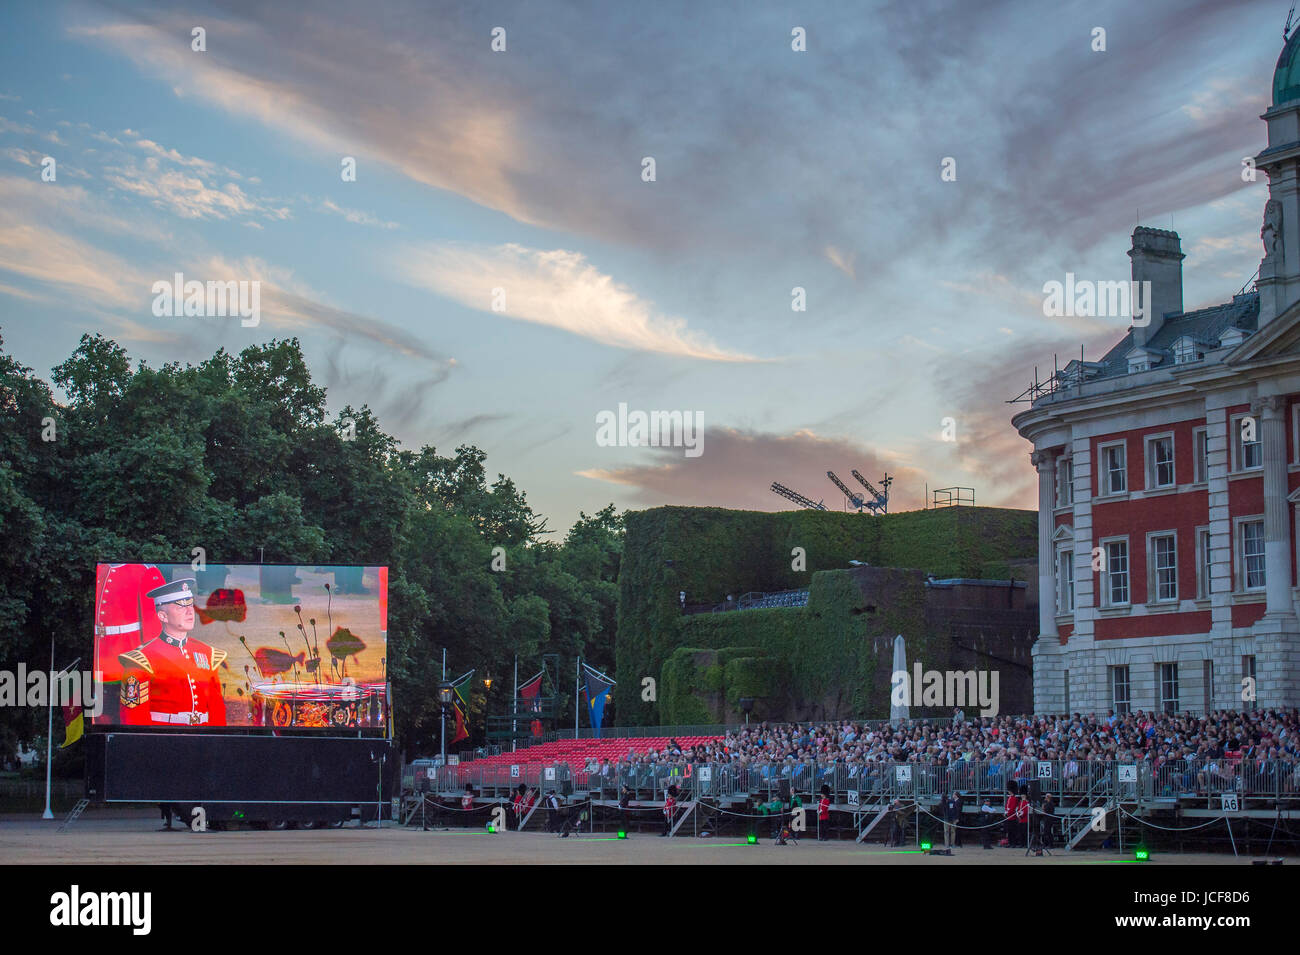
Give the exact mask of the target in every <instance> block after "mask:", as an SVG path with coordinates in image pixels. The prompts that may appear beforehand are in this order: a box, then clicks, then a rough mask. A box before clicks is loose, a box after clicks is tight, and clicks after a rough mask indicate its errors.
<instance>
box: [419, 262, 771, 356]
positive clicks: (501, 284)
mask: <svg viewBox="0 0 1300 955" xmlns="http://www.w3.org/2000/svg"><path fill="white" fill-rule="evenodd" d="M399 268H400V270H401V273H402V275H403V277H404V278H405V279H406V280H407V281H409V282H411V283H412V284H413V285H417V286H420V287H423V288H427V289H430V290H432V291H434V292H437V293H438V294H439V295H444V296H446V297H447V298H450V299H453V300H455V301H457V302H460V303H461V304H462V305H466V306H468V307H470V308H476V309H481V310H483V311H490V310H492V307H493V299H494V292H493V290H494V289H501V290H502V292H503V294H504V305H505V307H504V309H502V310H501V311H500V314H501V315H502V316H503V317H505V318H512V319H516V320H518V321H524V322H533V323H535V324H538V325H547V326H550V327H551V328H558V329H561V330H563V331H566V332H569V333H570V334H573V335H579V336H581V337H583V338H589V339H591V340H592V341H597V342H600V343H601V344H605V345H614V346H616V347H619V348H631V349H635V350H638V351H646V352H658V353H660V354H664V355H675V356H678V357H682V358H700V359H706V360H709V361H726V362H746V361H758V360H759V359H757V358H755V357H754V356H752V355H747V354H744V353H742V352H735V351H729V350H727V349H724V348H722V347H720V346H718V345H715V344H714V343H713V342H711V341H709V339H708V338H707V337H706V336H704V335H701V334H699V333H698V332H694V331H692V330H690V329H689V328H688V327H687V324H686V321H685V320H684V319H681V318H675V317H672V316H668V315H664V314H661V313H659V312H658V311H656V310H655V308H654V306H653V304H652V303H650V302H647V301H645V300H644V299H642V298H641V297H640V296H638V295H637V294H636V293H635V292H634V291H633V290H632V289H631V288H629V287H628V286H627V285H625V284H623V283H621V282H619V281H617V280H616V279H614V278H613V277H612V276H609V275H606V274H604V273H602V272H600V271H599V270H598V269H596V267H595V266H593V265H591V263H589V262H588V261H587V260H586V258H585V257H584V256H583V255H582V254H581V253H579V252H571V251H567V250H565V249H552V250H541V249H528V248H524V247H523V246H521V245H516V244H514V243H508V244H506V245H499V246H492V247H483V246H473V245H464V244H454V243H445V244H440V245H428V246H423V247H416V248H412V249H410V250H408V252H407V253H406V255H405V258H404V260H403V261H402V263H401V264H400V266H399Z"/></svg>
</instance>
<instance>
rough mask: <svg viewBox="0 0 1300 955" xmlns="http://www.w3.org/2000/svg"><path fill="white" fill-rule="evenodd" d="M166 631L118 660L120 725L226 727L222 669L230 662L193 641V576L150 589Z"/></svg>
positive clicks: (212, 649) (223, 653) (204, 644)
mask: <svg viewBox="0 0 1300 955" xmlns="http://www.w3.org/2000/svg"><path fill="white" fill-rule="evenodd" d="M145 596H147V597H149V598H150V599H151V600H153V603H154V607H155V608H156V610H157V615H158V620H159V622H160V623H161V624H162V632H161V633H160V634H159V635H158V638H157V639H155V640H151V641H149V642H148V643H146V644H145V645H144V646H142V647H138V648H136V649H134V650H128V651H127V652H125V653H123V654H121V655H120V656H119V657H118V660H119V661H120V662H121V664H122V681H121V686H120V690H119V693H118V701H119V703H120V705H121V721H122V723H123V724H124V725H127V726H177V725H179V726H225V725H226V702H225V700H224V699H222V696H221V679H220V677H219V676H218V674H217V669H218V667H220V666H221V662H222V661H223V660H225V658H226V651H225V650H217V649H214V648H213V647H210V646H208V645H207V644H206V643H201V642H200V641H198V640H195V639H193V638H192V637H190V635H189V633H190V631H191V630H193V629H194V578H193V577H182V578H180V579H179V580H173V581H172V582H171V583H170V584H164V585H163V586H161V587H156V588H154V589H153V590H151V591H149V592H148V593H147V594H146V595H145Z"/></svg>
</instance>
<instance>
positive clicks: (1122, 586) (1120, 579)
mask: <svg viewBox="0 0 1300 955" xmlns="http://www.w3.org/2000/svg"><path fill="white" fill-rule="evenodd" d="M1102 547H1103V556H1104V557H1105V558H1106V563H1105V565H1104V566H1103V567H1102V569H1101V577H1102V596H1103V597H1104V598H1105V606H1107V607H1125V606H1128V602H1129V596H1128V593H1129V586H1128V539H1127V538H1120V539H1118V540H1108V541H1103V542H1102Z"/></svg>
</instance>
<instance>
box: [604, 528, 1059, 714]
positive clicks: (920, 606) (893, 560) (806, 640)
mask: <svg viewBox="0 0 1300 955" xmlns="http://www.w3.org/2000/svg"><path fill="white" fill-rule="evenodd" d="M795 548H801V549H802V551H801V553H802V563H801V562H800V559H799V558H800V552H795ZM1036 548H1037V514H1036V512H1034V511H1020V510H1011V509H1007V508H983V507H979V508H976V507H968V508H961V507H953V508H941V509H936V510H928V511H907V512H903V513H900V514H886V515H880V516H867V515H861V514H842V513H834V512H827V511H781V512H777V513H764V512H759V511H729V510H724V509H721V508H691V507H662V508H655V509H653V510H648V511H640V512H634V513H629V514H628V515H627V518H626V539H625V541H624V551H623V560H622V565H621V568H620V574H619V591H620V599H619V611H618V635H617V638H616V646H615V656H616V666H617V670H618V680H619V685H618V687H617V689H616V691H615V699H616V701H617V705H618V710H617V712H618V713H619V714H620V717H619V719H620V722H624V721H626V722H627V723H631V724H656V723H692V722H714V721H716V720H717V719H719V718H723V717H724V716H725V718H728V719H731V718H734V716H735V713H736V710H735V709H734V703H733V701H732V699H731V697H732V696H733V695H734V697H735V698H736V699H738V698H739V697H740V696H748V695H751V694H749V693H739V692H736V693H735V694H732V693H729V692H727V689H726V687H727V683H726V680H725V665H724V674H723V679H722V682H721V685H720V687H719V688H718V689H716V690H711V691H709V692H711V693H713V694H720V696H715V697H713V701H714V706H712V707H710V706H707V705H704V704H703V703H701V706H700V707H694V706H691V705H690V704H689V703H687V701H686V699H685V697H684V693H685V691H684V690H683V689H682V688H683V687H685V686H692V687H695V686H700V685H701V683H700V681H701V680H702V679H703V678H702V677H700V676H699V675H698V674H691V673H689V672H688V669H689V661H690V660H693V659H694V657H692V656H691V655H690V654H683V655H682V656H681V657H680V658H679V659H678V661H677V662H676V663H674V664H673V667H672V668H667V666H666V665H667V664H668V662H669V659H670V657H673V655H674V653H675V651H677V650H678V649H679V648H683V647H686V648H699V649H701V650H708V649H722V648H728V647H731V648H745V647H756V648H759V649H761V650H763V651H765V652H764V654H763V655H762V657H761V658H765V659H767V660H769V661H772V662H769V663H766V664H763V665H761V666H760V665H758V664H748V665H747V666H749V668H750V670H751V671H752V672H754V673H757V672H759V671H764V672H766V671H765V670H764V668H768V669H770V668H772V667H776V668H777V669H778V671H779V672H780V673H781V674H782V678H783V679H785V680H786V681H787V683H786V684H785V685H786V686H788V698H787V700H786V703H785V704H784V705H785V706H786V707H787V709H788V711H790V712H795V713H798V714H800V718H822V717H823V716H830V715H832V714H836V715H855V716H861V715H870V714H871V713H872V712H873V711H874V709H875V703H876V702H877V701H878V700H879V698H880V691H881V689H882V688H883V690H884V693H885V699H886V703H885V710H886V711H885V713H883V714H881V715H886V716H887V715H888V712H887V711H888V703H887V693H888V679H889V675H888V673H887V672H885V673H877V664H876V661H877V658H878V656H879V650H880V646H881V641H882V640H886V639H892V637H893V635H894V634H896V633H900V632H901V633H904V634H916V635H917V636H916V637H915V638H909V640H910V641H911V640H915V641H922V640H924V639H925V638H924V636H923V634H924V632H925V629H926V628H925V626H924V620H923V618H924V603H925V596H924V574H925V573H930V574H933V575H935V576H936V577H982V576H992V575H995V574H996V575H998V576H1005V575H1006V573H1007V566H1008V562H1010V561H1017V560H1020V561H1023V560H1026V559H1032V558H1034V557H1035V554H1036ZM850 560H860V561H864V562H866V563H867V564H870V565H871V567H872V569H873V570H874V569H880V568H915V569H916V570H917V571H920V572H921V573H913V574H905V575H901V576H899V577H898V578H897V579H896V580H895V579H892V578H891V580H890V583H889V584H888V586H887V587H886V588H885V590H884V591H882V590H881V589H880V587H881V585H880V584H879V582H876V583H872V584H871V586H870V587H868V590H870V591H871V592H873V593H882V592H886V591H887V592H888V594H889V599H888V600H881V599H876V598H872V597H869V596H866V595H864V591H863V586H864V584H865V583H866V577H872V578H876V577H877V575H874V574H872V575H864V574H863V573H862V572H861V571H850V570H846V569H845V568H847V567H848V562H849V561H850ZM832 571H834V572H832ZM796 587H808V588H809V590H810V594H809V604H808V606H807V607H806V608H798V609H794V608H785V609H770V610H746V611H731V612H728V613H715V614H696V615H689V616H683V615H682V613H681V609H680V606H679V602H678V593H679V592H680V591H685V592H686V594H687V601H688V602H689V603H705V602H720V601H723V600H725V599H726V596H727V594H736V595H739V594H741V593H745V592H746V591H751V590H764V591H774V590H787V589H791V588H796ZM925 649H926V648H925V647H924V646H920V645H916V644H915V643H913V642H909V649H908V653H909V656H911V655H912V654H913V653H914V652H919V651H924V650H925ZM936 653H937V651H936ZM751 657H753V658H755V659H758V658H760V657H757V656H755V655H751ZM743 658H744V657H736V659H743ZM932 658H933V655H932ZM886 659H887V655H886ZM707 665H708V666H710V667H712V666H717V665H718V664H717V663H716V662H711V663H708V664H707ZM781 667H785V668H786V669H784V670H782V669H780V668H781ZM742 669H743V668H742V667H740V666H737V668H736V674H737V676H736V679H737V685H739V684H740V683H741V682H743V679H744V678H742V676H741V671H742ZM881 669H884V670H887V669H888V662H886V664H885V666H884V667H883V668H881ZM646 676H651V677H655V678H656V680H657V681H658V684H659V689H660V693H659V696H658V700H657V701H656V702H645V701H643V700H642V699H641V686H642V684H641V681H642V678H643V677H646ZM755 679H757V677H755ZM670 685H671V691H670V690H669V686H670ZM670 695H671V699H669V696H670ZM754 695H757V694H754ZM723 701H725V704H726V706H725V712H724V711H720V709H719V708H720V707H722V704H723ZM765 705H771V704H765ZM705 711H707V712H709V714H710V715H709V718H702V719H695V718H690V719H686V718H684V717H686V716H692V717H699V716H701V715H702V713H703V712H705ZM756 715H757V713H756Z"/></svg>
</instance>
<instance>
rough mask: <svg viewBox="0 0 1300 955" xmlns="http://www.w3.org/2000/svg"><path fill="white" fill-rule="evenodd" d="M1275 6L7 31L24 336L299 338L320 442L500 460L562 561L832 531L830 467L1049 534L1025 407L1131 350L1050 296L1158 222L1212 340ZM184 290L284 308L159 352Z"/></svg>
mask: <svg viewBox="0 0 1300 955" xmlns="http://www.w3.org/2000/svg"><path fill="white" fill-rule="evenodd" d="M1287 7H1288V4H1287V3H1285V2H1281V3H1278V2H1238V3H1234V4H1232V5H1224V4H1222V3H1219V2H1195V0H1190V2H1189V0H1182V2H1160V0H1151V2H1146V3H1142V4H1133V3H1131V2H1127V0H1122V2H1116V3H1069V2H1066V3H1053V4H1052V5H1050V7H1045V6H1044V5H1042V4H1039V3H1034V2H1029V0H1021V2H1016V3H998V2H991V3H978V4H975V3H965V2H955V3H946V4H944V3H930V2H925V0H900V2H886V3H867V4H849V3H844V2H840V3H826V4H819V3H797V2H796V3H769V2H765V0H757V2H747V3H744V4H740V3H734V4H733V3H728V4H695V3H671V2H666V3H657V4H653V5H650V6H645V5H630V4H610V3H602V2H590V3H546V4H541V3H536V2H518V3H499V2H493V0H486V2H483V3H474V4H459V3H429V2H410V3H404V2H379V3H376V4H355V3H342V2H333V3H330V2H325V3H313V4H310V5H306V4H261V3H259V4H248V3H239V2H230V3H221V4H215V5H206V4H199V5H190V4H180V5H177V4H170V3H168V4H161V3H160V4H157V5H151V4H149V3H132V4H116V3H104V4H84V3H60V2H53V3H48V4H43V5H21V6H20V5H16V4H10V5H6V6H5V7H3V9H0V23H2V24H3V31H0V52H2V55H0V334H3V336H4V340H5V346H4V347H5V349H6V350H7V351H9V352H10V353H12V354H14V355H15V356H16V357H17V358H18V359H19V360H20V361H22V362H23V363H24V364H27V365H31V366H33V367H35V368H36V369H37V370H38V371H39V372H40V373H42V374H46V375H48V370H49V368H50V367H51V366H53V365H55V364H57V363H58V362H60V361H62V360H63V359H64V358H65V357H66V356H67V355H68V353H69V352H70V351H71V350H72V349H73V348H74V347H75V346H76V342H77V340H78V338H79V337H80V336H81V335H82V334H83V333H86V332H102V333H103V334H105V335H108V336H109V337H112V338H114V339H116V340H117V341H119V342H120V343H122V344H123V345H124V346H125V347H126V348H127V349H128V350H129V351H130V352H131V354H132V355H133V356H134V357H136V358H141V359H145V360H147V361H148V362H150V363H151V364H154V365H157V364H161V363H162V362H165V361H182V362H186V361H188V362H198V361H201V360H203V359H204V358H206V357H208V356H209V355H211V354H212V352H213V351H214V350H215V349H216V348H218V347H225V348H227V349H231V350H238V349H239V348H242V347H244V346H246V345H248V344H251V343H254V342H261V341H267V340H270V339H272V338H283V337H288V336H297V337H298V338H300V339H301V341H302V343H303V347H304V351H305V353H306V355H307V357H308V360H309V362H310V363H311V367H312V371H313V374H314V375H315V377H316V379H317V381H318V383H320V384H322V385H324V386H325V387H326V388H327V389H328V395H329V401H330V405H331V408H333V409H338V408H341V407H343V406H344V405H346V404H352V405H354V406H359V405H362V404H368V405H369V406H370V407H371V408H372V409H374V410H375V412H376V413H377V414H378V415H379V417H380V421H381V423H382V424H383V425H384V427H385V428H386V429H387V430H388V431H390V432H392V433H394V434H395V435H396V436H397V437H398V438H399V439H400V440H401V441H402V443H403V445H404V446H406V447H419V446H420V445H423V444H432V445H434V446H436V447H438V448H439V450H441V451H443V452H445V453H450V452H451V451H452V450H453V449H454V448H455V446H456V445H458V444H462V443H470V444H474V445H477V446H478V447H480V448H482V449H483V450H484V451H486V452H487V454H488V462H487V463H488V468H489V472H490V473H491V474H496V473H497V472H504V473H506V474H507V475H509V476H510V477H512V478H513V479H514V480H515V481H516V483H517V484H518V485H519V486H521V487H522V488H523V489H524V490H525V491H526V492H527V494H528V497H529V501H530V503H532V504H533V506H534V507H535V508H536V509H538V510H539V511H540V512H541V513H543V514H545V515H546V516H547V518H548V519H549V521H550V526H551V527H552V528H555V529H557V530H558V531H561V532H562V531H563V530H564V529H565V528H567V527H568V526H569V524H570V523H571V522H572V521H573V520H574V518H576V516H577V514H578V512H579V511H586V512H587V513H592V512H594V511H595V510H598V509H599V508H600V507H602V506H603V505H604V504H606V503H608V502H610V501H613V502H615V503H616V504H617V505H618V506H619V507H633V508H639V507H646V506H653V505H657V504H665V503H671V504H698V505H718V506H726V507H743V508H757V509H780V508H783V507H787V506H789V505H788V504H787V503H786V502H785V501H784V500H782V499H781V498H779V497H777V496H776V495H774V494H772V493H771V492H770V491H769V490H768V486H769V485H770V484H771V482H772V481H774V480H775V481H779V482H781V483H783V484H786V485H789V486H791V487H794V488H796V489H798V490H800V491H802V492H804V493H805V494H808V495H809V496H811V497H813V498H815V499H824V500H825V502H826V504H827V506H829V507H834V508H839V507H842V506H843V505H844V501H843V495H842V494H840V492H839V491H837V490H836V489H835V487H834V486H833V485H832V484H831V483H830V482H829V481H828V479H827V478H826V475H825V472H826V471H827V470H828V469H831V470H835V471H836V472H838V473H839V474H840V475H841V476H842V477H845V478H848V475H849V471H850V469H852V468H857V469H858V470H860V471H861V472H862V473H863V474H864V475H866V476H867V477H868V478H870V479H872V480H875V479H876V478H878V477H879V476H880V475H881V474H882V473H883V472H884V471H886V470H887V471H888V472H889V473H890V474H891V475H893V476H894V477H895V482H894V485H893V488H892V496H893V508H894V509H903V508H911V507H919V506H921V505H922V502H923V500H924V496H925V488H926V485H927V484H928V485H929V487H930V488H935V487H944V486H950V485H962V486H968V487H973V488H974V489H975V493H976V499H977V502H978V503H981V504H999V505H1008V506H1016V507H1031V508H1032V507H1034V506H1035V503H1036V494H1035V473H1034V471H1033V468H1032V467H1031V466H1030V464H1029V458H1028V451H1029V446H1028V444H1027V443H1026V442H1024V441H1023V440H1022V439H1020V438H1019V437H1018V436H1017V435H1016V433H1015V431H1014V430H1013V429H1012V428H1011V426H1010V423H1009V422H1010V417H1011V415H1012V413H1014V411H1015V410H1017V407H1019V406H1014V405H1010V404H1007V403H1006V402H1007V399H1010V398H1014V397H1015V396H1016V395H1018V394H1019V393H1021V392H1022V391H1023V390H1024V389H1025V387H1026V386H1027V385H1028V384H1029V382H1030V380H1031V379H1032V377H1033V374H1034V367H1035V365H1037V366H1038V368H1039V372H1040V374H1042V373H1043V372H1044V370H1046V371H1048V372H1050V370H1051V367H1052V361H1053V355H1054V354H1058V355H1060V356H1061V360H1062V363H1063V362H1064V361H1065V360H1068V358H1070V357H1077V355H1078V354H1079V349H1080V347H1083V349H1084V350H1085V354H1086V355H1088V356H1089V357H1096V356H1098V355H1099V354H1100V353H1101V352H1102V351H1103V350H1104V349H1106V348H1108V347H1109V346H1110V345H1111V344H1113V343H1114V342H1115V341H1116V340H1118V339H1119V338H1120V337H1121V336H1122V335H1123V333H1124V330H1125V327H1126V326H1125V323H1124V321H1123V320H1122V319H1083V318H1077V317H1062V318H1047V317H1045V316H1044V314H1043V297H1044V296H1043V291H1042V290H1043V285H1044V283H1045V282H1048V281H1053V280H1056V281H1063V280H1064V277H1065V273H1066V272H1074V273H1075V274H1076V275H1077V276H1079V277H1088V278H1094V279H1097V280H1113V279H1126V278H1127V277H1128V268H1129V262H1128V258H1127V256H1126V255H1125V252H1126V251H1127V250H1128V248H1129V236H1130V234H1131V232H1132V230H1133V227H1134V225H1135V224H1137V223H1138V222H1139V221H1140V222H1141V223H1142V224H1144V225H1150V226H1154V227H1157V228H1164V229H1169V228H1173V229H1176V230H1178V231H1179V232H1180V233H1181V235H1182V238H1183V250H1184V252H1185V253H1186V254H1187V258H1186V259H1185V261H1184V263H1183V267H1184V301H1185V304H1186V306H1187V307H1188V308H1189V309H1190V308H1194V307H1199V306H1203V305H1209V304H1213V303H1216V302H1220V301H1225V300H1227V299H1228V298H1229V297H1230V296H1231V295H1232V293H1234V292H1236V291H1238V290H1239V289H1240V288H1241V287H1242V286H1243V285H1245V284H1247V282H1248V281H1249V280H1250V279H1251V277H1252V275H1253V274H1254V272H1255V269H1256V268H1257V267H1258V264H1259V259H1260V256H1261V254H1262V248H1261V246H1260V244H1259V223H1260V218H1261V215H1262V211H1263V206H1264V201H1265V199H1266V198H1267V184H1266V177H1264V176H1263V175H1262V174H1261V175H1260V176H1259V177H1258V181H1257V182H1253V183H1251V182H1245V181H1243V178H1242V175H1241V170H1242V165H1241V161H1242V158H1243V157H1247V156H1253V155H1255V154H1256V153H1257V152H1258V151H1259V150H1260V149H1261V148H1262V147H1263V145H1264V141H1265V127H1264V124H1263V122H1261V121H1260V120H1259V115H1260V114H1261V113H1262V112H1263V111H1264V109H1265V108H1266V107H1267V105H1268V97H1269V94H1270V82H1271V76H1272V69H1273V66H1274V64H1275V62H1276V60H1277V56H1278V53H1279V52H1280V50H1281V46H1282V42H1283V41H1282V25H1283V22H1284V20H1285V18H1286V13H1287ZM196 27H202V28H203V30H204V40H205V46H206V49H205V50H203V51H196V50H194V49H193V30H194V29H195V28H196ZM498 27H500V28H503V29H504V31H505V47H506V48H505V50H504V51H494V50H493V49H492V45H493V31H494V29H495V28H498ZM1097 27H1101V28H1103V29H1104V30H1105V31H1106V32H1105V45H1106V49H1105V51H1104V52H1098V51H1094V50H1093V48H1092V47H1093V45H1094V32H1093V31H1094V29H1095V28H1097ZM795 28H802V29H803V31H804V34H805V35H806V50H805V51H802V52H797V51H795V50H793V49H792V31H793V30H794V29H795ZM46 157H52V158H54V159H55V161H56V167H55V168H56V170H57V178H56V180H55V181H54V182H45V181H43V180H42V177H41V171H42V161H43V160H44V159H45V158H46ZM344 157H352V158H353V159H354V160H355V167H356V177H355V181H344V178H343V176H342V175H341V170H342V166H343V161H344ZM646 157H652V158H653V160H654V170H655V179H654V181H652V182H647V181H645V180H644V178H643V169H644V164H643V160H644V159H645V158H646ZM945 157H951V158H953V159H955V161H956V180H955V181H951V182H948V181H943V179H942V178H941V175H940V173H941V164H942V162H943V160H944V158H945ZM176 272H181V273H183V274H184V276H185V278H187V279H198V280H201V281H205V280H229V279H234V280H257V281H260V282H261V308H262V316H261V322H260V324H258V325H257V326H256V327H244V325H242V324H241V322H240V320H239V319H238V318H222V317H210V318H200V317H189V318H184V317H170V316H168V317H161V318H160V317H156V316H155V315H154V314H153V310H152V308H151V305H152V302H153V297H154V296H153V292H152V286H153V283H154V282H157V281H170V279H171V277H172V276H173V274H174V273H176ZM796 287H798V288H802V289H803V290H804V294H805V296H806V306H807V307H806V311H794V310H792V308H791V303H792V290H793V289H794V288H796ZM497 290H500V291H497ZM494 306H495V308H494ZM620 403H623V404H626V405H627V407H628V408H629V409H631V410H643V411H646V412H649V411H654V410H662V411H682V412H691V413H692V414H693V413H695V412H699V413H700V414H701V415H702V418H703V422H704V435H703V444H702V448H703V453H702V454H700V455H699V456H687V455H686V454H685V453H684V451H683V449H682V448H671V447H617V446H613V447H606V446H602V445H601V444H600V443H598V442H597V439H596V435H597V415H598V414H599V413H600V412H602V411H612V410H616V409H617V408H618V407H619V405H620ZM945 418H952V419H953V421H954V423H955V438H956V440H955V441H945V440H943V431H944V428H943V424H942V422H943V419H945ZM850 480H851V479H850Z"/></svg>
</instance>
